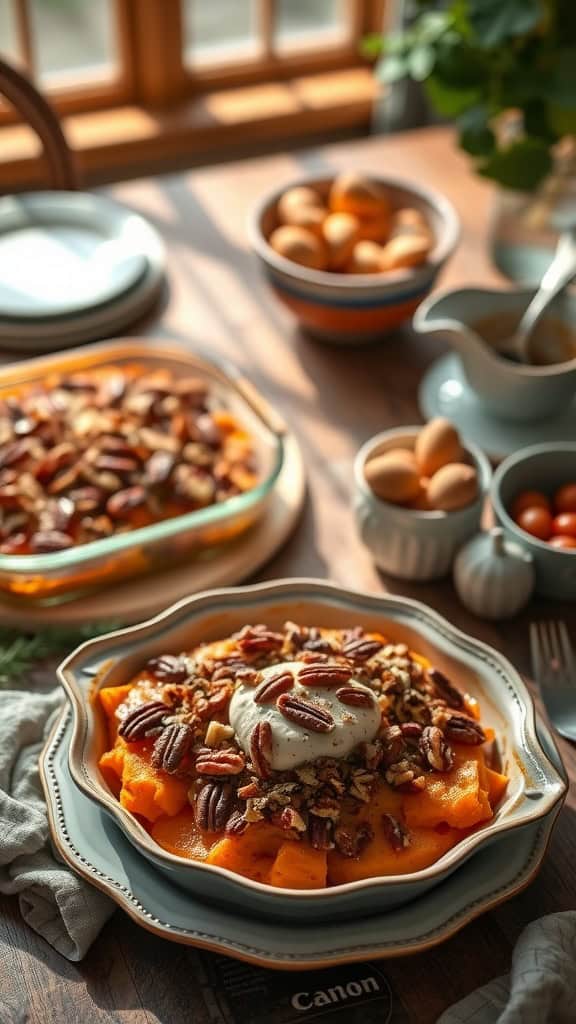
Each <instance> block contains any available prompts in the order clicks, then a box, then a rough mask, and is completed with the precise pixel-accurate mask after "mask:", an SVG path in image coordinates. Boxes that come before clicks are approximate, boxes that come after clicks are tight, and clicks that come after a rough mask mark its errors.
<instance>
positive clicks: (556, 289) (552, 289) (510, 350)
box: [498, 228, 576, 363]
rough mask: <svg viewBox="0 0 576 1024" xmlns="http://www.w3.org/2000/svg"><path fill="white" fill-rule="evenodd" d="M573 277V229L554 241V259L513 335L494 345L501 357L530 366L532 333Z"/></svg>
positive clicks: (575, 260)
mask: <svg viewBox="0 0 576 1024" xmlns="http://www.w3.org/2000/svg"><path fill="white" fill-rule="evenodd" d="M575 276H576V228H572V229H571V230H570V231H563V232H562V234H561V235H560V238H559V239H558V245H557V246H556V252H555V253H554V258H553V260H552V262H551V264H550V266H549V267H548V269H547V271H546V273H545V274H544V277H543V278H542V281H541V282H540V287H539V289H538V291H537V292H536V294H535V296H534V298H533V299H532V300H531V302H530V304H529V305H528V308H527V309H526V311H525V313H524V315H523V316H522V319H521V320H520V323H519V324H518V327H517V328H516V331H515V333H514V334H513V336H512V337H511V338H508V339H507V340H506V341H504V342H502V343H501V344H499V345H498V351H499V352H500V353H501V355H505V356H510V357H511V358H512V359H515V360H517V362H519V363H531V362H532V360H531V359H530V343H531V341H532V334H533V332H534V329H535V328H536V326H537V324H538V323H539V321H540V319H541V317H542V316H543V315H544V313H545V312H546V310H547V309H548V307H549V305H550V303H551V302H553V301H554V299H555V298H556V296H557V295H559V294H560V292H562V291H563V290H564V288H565V287H566V285H568V284H570V281H571V280H572V278H573V277H575Z"/></svg>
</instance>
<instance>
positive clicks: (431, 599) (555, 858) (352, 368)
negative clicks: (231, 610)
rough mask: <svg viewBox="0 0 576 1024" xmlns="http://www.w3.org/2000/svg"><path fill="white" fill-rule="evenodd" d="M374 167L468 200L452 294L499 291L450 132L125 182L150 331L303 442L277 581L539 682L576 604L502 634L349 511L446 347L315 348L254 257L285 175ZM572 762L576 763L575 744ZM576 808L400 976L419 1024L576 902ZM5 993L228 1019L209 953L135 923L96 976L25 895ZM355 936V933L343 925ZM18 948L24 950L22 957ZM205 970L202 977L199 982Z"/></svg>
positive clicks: (9, 919) (11, 939)
mask: <svg viewBox="0 0 576 1024" xmlns="http://www.w3.org/2000/svg"><path fill="white" fill-rule="evenodd" d="M352 167H358V168H366V169H368V170H374V171H379V172H384V173H390V174H393V175H405V176H406V177H407V178H411V179H413V180H415V181H421V182H424V183H426V184H429V185H432V186H434V187H436V188H438V189H440V190H442V191H443V192H445V193H446V194H447V195H448V197H449V198H450V199H451V200H452V201H453V203H454V204H455V206H456V208H457V210H458V213H459V214H460V217H461V219H462V240H461V244H460V247H459V249H458V251H457V254H456V256H455V257H453V259H452V262H451V264H450V266H449V268H448V269H447V270H446V272H445V275H444V278H443V281H442V284H443V285H445V286H446V285H451V286H456V285H461V284H464V283H484V284H485V283H488V282H495V281H497V274H496V272H495V271H494V270H493V268H491V266H490V263H489V260H488V255H487V247H486V242H487V229H488V223H489V218H490V210H491V188H490V186H489V185H488V184H486V183H484V182H482V181H481V180H480V179H478V178H476V177H474V175H473V174H472V173H471V171H470V169H469V166H468V160H467V159H465V158H464V157H462V156H461V155H460V154H458V153H457V152H456V151H455V148H454V144H453V139H452V134H451V132H450V131H449V130H448V129H444V128H433V129H425V130H421V131H418V132H411V133H407V134H405V135H398V136H393V137H389V138H375V139H370V140H365V141H361V142H354V143H349V144H345V145H337V146H331V147H329V148H325V149H321V150H317V151H310V152H307V153H297V154H295V155H294V156H289V155H280V156H273V157H271V158H267V159H258V160H251V161H246V162H241V163H236V164H228V165H225V166H217V167H212V168H207V169H203V170H200V171H195V172H194V173H191V174H182V175H177V176H169V177H163V178H150V179H146V180H142V181H135V182H131V183H126V184H122V185H119V186H118V187H116V188H114V189H113V194H114V195H115V196H116V197H117V198H118V199H121V200H125V201H126V202H127V203H130V204H131V205H132V206H133V207H135V208H136V209H137V210H138V211H140V212H141V213H143V214H144V215H145V216H146V217H148V218H150V220H151V221H152V222H153V223H154V224H156V226H157V227H158V229H159V230H160V231H161V233H162V235H163V236H164V238H165V240H166V244H167V248H168V254H169V272H170V282H171V284H170V294H169V297H168V299H167V301H166V303H165V306H164V308H163V309H162V310H161V311H160V313H159V316H158V319H157V321H156V322H154V323H151V324H149V325H147V327H146V330H147V333H150V334H163V335H172V336H174V337H176V338H179V339H181V340H184V341H185V342H188V343H190V344H194V343H201V344H202V345H203V346H208V347H209V348H213V349H214V351H215V352H217V353H219V354H222V355H226V356H228V357H230V358H232V359H234V360H235V361H236V362H237V363H238V364H240V365H241V366H242V367H243V368H244V369H245V370H246V371H247V372H248V373H249V374H250V375H251V376H252V378H253V379H254V381H255V383H256V384H257V385H258V387H260V388H261V389H262V390H263V391H264V393H265V394H267V395H268V396H269V398H270V399H271V401H272V402H273V403H274V404H276V405H277V407H278V408H279V409H280V410H281V412H282V413H283V414H284V415H285V417H286V419H287V420H289V422H290V423H291V425H292V427H293V429H294V431H295V432H296V433H297V435H298V437H299V438H300V440H301V442H302V446H303V449H304V452H305V456H306V464H307V470H308V476H309V498H308V502H307V506H306V509H305V513H304V517H303V521H302V523H301V525H300V527H299V529H298V530H297V532H296V534H295V535H294V537H293V539H292V540H291V541H290V542H289V543H288V544H287V546H286V547H285V549H284V550H283V551H282V552H281V554H279V555H278V556H277V557H276V558H275V559H274V561H273V562H271V563H270V564H269V565H268V566H267V567H266V568H265V570H264V571H263V572H261V573H260V574H259V577H258V578H259V579H271V578H274V577H277V576H295V575H306V576H319V577H331V578H332V579H334V580H337V581H339V582H341V583H344V584H347V585H350V586H352V587H358V588H360V589H366V590H369V591H375V592H381V591H383V590H385V589H387V588H389V589H393V590H395V591H397V592H400V593H403V594H408V595H410V596H416V597H418V598H420V599H421V600H423V601H426V602H428V603H429V604H431V605H433V606H434V607H435V608H437V609H438V611H440V612H441V613H442V614H444V615H446V616H448V618H450V619H451V620H452V621H454V622H456V623H457V624H458V625H459V626H461V627H462V628H463V629H465V630H467V631H469V632H470V633H473V634H475V635H477V636H479V637H481V638H482V639H483V640H486V641H488V642H489V643H492V644H494V645H495V646H496V647H498V648H499V649H501V650H503V651H504V652H505V653H506V654H507V655H508V656H509V657H510V658H512V660H513V661H514V662H515V663H516V664H517V665H518V667H519V668H520V669H521V670H523V671H525V672H527V671H528V637H527V627H528V622H529V620H530V619H531V618H532V617H535V616H539V615H545V616H548V615H551V614H554V615H556V614H562V615H563V616H564V617H565V618H566V619H567V620H568V621H569V623H570V625H571V627H572V629H573V631H576V610H575V608H574V606H572V607H571V608H570V607H566V608H559V607H558V606H555V605H551V604H544V603H543V602H542V604H540V605H538V606H536V605H534V604H533V605H532V606H531V608H530V610H529V612H526V613H525V614H524V615H523V616H521V617H520V618H518V619H516V620H515V621H514V622H511V623H504V624H502V625H487V624H485V623H482V622H480V621H478V620H477V619H475V618H474V617H472V616H471V615H469V614H467V613H466V612H465V611H464V610H463V609H462V608H461V606H460V605H459V603H458V601H457V600H456V598H455V595H454V592H453V590H452V587H451V585H450V583H448V582H445V583H441V584H438V583H435V584H430V585H409V584H401V583H397V582H393V581H387V580H386V581H385V580H384V579H383V578H382V577H381V576H380V575H379V574H378V572H377V571H376V570H375V568H374V566H373V565H372V563H371V560H370V558H369V556H368V554H367V552H366V551H365V550H364V549H363V547H362V546H361V544H360V542H359V541H358V540H357V538H356V537H355V533H354V530H353V527H352V517H351V513H350V506H349V495H350V490H351V462H352V458H353V455H354V453H355V451H356V449H357V448H358V446H359V445H360V443H361V442H362V441H364V440H365V439H366V438H367V437H369V436H370V435H371V434H373V433H375V432H376V431H378V430H382V429H384V428H386V427H390V426H393V425H397V424H412V423H416V422H418V421H419V419H420V417H419V414H418V409H417V402H416V394H417V386H418V382H419V380H420V378H421V376H422V373H423V372H424V370H425V369H426V367H427V366H428V364H429V363H430V362H431V361H432V360H433V359H434V358H436V357H437V356H438V354H439V353H440V352H441V350H442V346H441V344H440V343H438V342H436V341H431V340H430V339H421V338H416V337H414V336H412V335H411V334H410V332H409V331H408V330H406V331H405V332H403V333H399V334H398V335H397V336H395V337H393V338H391V339H389V340H388V341H387V342H384V343H383V344H382V345H377V346H375V347H371V348H363V349H356V350H355V349H338V348H330V347H327V346H324V345H322V344H319V343H316V342H313V341H311V340H309V339H307V338H304V337H303V336H302V335H301V334H300V333H299V332H298V330H297V329H296V327H295V326H294V323H293V321H292V320H291V318H290V317H289V315H288V314H287V313H285V312H284V310H283V309H281V308H280V307H279V306H278V305H277V304H276V303H275V301H274V299H273V298H272V297H271V296H270V295H269V293H268V291H267V288H266V287H265V285H264V283H263V281H261V280H260V277H259V274H258V270H257V267H256V266H255V261H254V260H253V259H252V258H251V256H250V253H249V252H248V246H247V241H246V231H245V219H246V214H247V211H248V210H249V208H250V206H251V205H252V203H253V202H254V201H255V200H256V198H257V197H258V196H259V195H260V194H261V192H262V191H263V190H266V189H268V188H270V187H272V186H273V185H275V184H276V183H278V182H279V181H281V180H282V179H286V180H289V179H290V177H292V176H294V175H300V174H302V173H306V172H308V171H326V172H328V173H329V172H332V171H334V170H336V169H339V168H347V169H350V168H352ZM560 746H561V748H562V753H563V755H564V757H565V761H566V765H567V767H568V768H569V770H571V771H572V773H573V775H574V773H576V756H575V753H574V749H573V748H572V747H570V745H569V744H567V743H563V742H562V741H561V742H560ZM574 813H575V802H574V797H573V796H569V798H568V800H567V804H566V806H565V808H564V810H563V811H562V814H561V816H560V820H559V823H558V827H557V828H556V830H555V834H554V837H553V840H552V844H551V848H550V850H549V853H548V855H547V857H546V860H545V863H544V866H543V868H542V871H541V872H540V875H539V876H538V878H537V880H536V881H535V882H534V883H533V884H532V885H531V886H530V887H529V889H527V890H526V891H525V892H524V893H522V894H521V895H519V896H517V897H516V898H514V899H513V900H511V901H510V902H508V903H506V904H504V905H502V906H500V907H499V908H498V909H497V910H494V911H492V912H491V913H488V914H486V915H485V916H484V917H482V918H480V919H479V920H477V921H476V922H474V923H473V924H471V925H469V926H468V927H467V928H465V929H464V931H463V932H461V933H460V934H459V935H458V936H457V937H455V938H453V939H452V940H450V941H449V942H447V943H446V944H444V945H443V946H440V947H439V948H437V949H434V950H432V951H431V952H429V953H426V954H421V955H418V956H415V957H412V958H406V959H402V960H397V961H396V960H395V961H390V962H388V963H387V964H385V965H384V970H385V973H386V975H387V977H388V978H389V980H390V982H391V984H392V986H393V988H394V990H395V992H396V993H397V999H398V1001H400V1002H401V1003H402V1004H403V1005H404V1007H405V1009H406V1011H407V1014H408V1019H409V1020H410V1021H415V1022H418V1024H431V1022H433V1021H435V1020H436V1018H437V1016H438V1015H439V1013H440V1012H441V1011H442V1010H443V1009H444V1008H445V1007H447V1006H449V1005H450V1004H451V1003H453V1002H454V1001H455V1000H457V999H459V998H461V997H462V996H464V995H465V994H467V993H468V992H470V991H471V990H472V989H474V988H475V987H476V986H478V985H480V984H482V983H484V982H486V981H487V980H488V979H490V978H492V977H493V976H495V975H497V974H500V973H502V972H503V971H504V970H507V968H508V964H509V960H510V953H511V949H512V947H513V944H514V942H515V940H516V939H517V937H518V935H519V933H520V931H521V929H522V928H523V927H524V926H525V925H526V924H527V923H528V922H529V921H531V920H533V919H534V918H537V917H539V916H541V915H542V914H545V913H550V912H553V911H556V910H566V909H569V908H574V907H576V875H575V873H574V863H575V861H576V822H575V820H574ZM0 908H1V912H2V918H1V919H0V1020H1V1022H2V1024H8V1022H10V1024H11V1022H12V1018H11V1017H8V1018H7V1019H6V1020H5V1018H3V1017H2V1009H1V1007H2V1003H1V997H2V995H4V996H5V997H8V996H10V997H11V998H12V999H13V1000H17V1001H18V1002H19V1004H20V1005H21V1006H22V1013H23V1015H22V1018H20V1017H19V1016H18V1017H14V1020H18V1021H20V1019H22V1021H24V1020H26V1021H28V1022H30V1024H56V1022H58V1024H60V1022H66V1024H73V1022H78V1024H96V1022H104V1021H112V1020H113V1021H122V1022H130V1024H144V1022H156V1021H159V1022H160V1021H161V1022H163V1024H181V1022H182V1024H184V1022H186V1024H192V1022H193V1024H203V1022H204V1021H209V1020H210V1021H215V1020H218V1019H219V1018H217V1017H214V1016H211V1015H210V1013H209V1011H208V1010H206V1011H201V1010H200V1009H199V1008H198V1005H197V1002H196V995H195V993H197V990H198V984H199V982H198V970H197V967H198V964H197V955H196V953H195V952H194V951H193V950H191V949H189V948H185V947H179V946H175V945H173V944H171V943H168V942H162V941H161V940H160V939H158V938H156V937H154V936H152V935H150V934H148V933H146V932H144V931H141V930H139V929H138V928H137V926H136V925H135V924H133V923H132V922H131V921H130V920H129V919H128V917H126V916H125V915H124V914H123V913H121V912H120V911H118V912H117V913H116V914H115V915H114V917H113V919H112V920H111V921H110V923H109V924H108V925H107V926H106V927H105V928H104V930H103V932H102V933H101V935H100V937H99V938H98V940H97V941H96V942H95V944H94V946H93V948H92V949H91V950H90V952H89V954H88V955H87V957H86V958H85V960H84V961H83V962H82V963H81V964H71V963H68V962H67V961H66V960H64V959H62V958H61V957H60V956H58V955H57V954H56V953H55V952H54V951H53V950H52V949H51V948H50V947H49V946H48V945H46V944H45V943H44V942H43V941H42V940H41V939H39V938H38V937H37V936H36V935H35V934H34V933H33V932H31V931H30V930H29V929H28V928H27V927H26V926H25V925H24V924H23V923H22V921H21V919H20V916H19V912H18V907H17V904H16V901H15V900H8V899H2V900H1V901H0ZM343 927H344V926H343ZM4 943H6V945H4ZM195 972H196V973H195Z"/></svg>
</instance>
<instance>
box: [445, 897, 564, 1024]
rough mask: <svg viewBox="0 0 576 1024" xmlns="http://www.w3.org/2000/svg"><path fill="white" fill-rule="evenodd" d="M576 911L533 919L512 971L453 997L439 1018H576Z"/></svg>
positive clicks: (556, 1022) (503, 1022)
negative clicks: (453, 1001) (467, 994)
mask: <svg viewBox="0 0 576 1024" xmlns="http://www.w3.org/2000/svg"><path fill="white" fill-rule="evenodd" d="M575 1020H576V911H574V910H567V911H564V912H562V913H559V914H548V915H547V917H541V918H540V920H539V921H532V922H531V924H529V925H528V926H527V927H526V928H525V929H524V931H523V932H522V934H521V935H520V938H519V939H518V942H517V943H516V946H515V949H514V953H513V955H512V969H511V971H510V974H509V975H508V974H504V975H502V976H501V977H499V978H494V979H493V980H492V981H490V982H488V984H487V985H484V986H483V987H482V988H479V989H477V990H476V992H473V993H472V994H471V995H469V996H466V998H465V999H462V1000H461V1001H460V1002H459V1003H455V1005H454V1006H451V1007H450V1009H449V1010H446V1012H445V1013H443V1014H442V1016H441V1017H440V1018H439V1020H438V1022H437V1024H532V1022H534V1024H574V1021H575Z"/></svg>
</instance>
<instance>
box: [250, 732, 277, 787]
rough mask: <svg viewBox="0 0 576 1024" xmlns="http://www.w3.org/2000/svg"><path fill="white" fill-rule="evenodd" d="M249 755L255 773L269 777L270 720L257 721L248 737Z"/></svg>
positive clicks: (270, 769) (261, 776) (265, 777)
mask: <svg viewBox="0 0 576 1024" xmlns="http://www.w3.org/2000/svg"><path fill="white" fill-rule="evenodd" d="M250 757H251V758H252V764H253V765H254V770H255V772H256V775H258V776H259V777H260V778H261V779H269V778H270V775H271V771H272V766H271V758H272V726H271V725H270V722H257V723H256V725H255V726H254V728H253V730H252V735H251V737H250Z"/></svg>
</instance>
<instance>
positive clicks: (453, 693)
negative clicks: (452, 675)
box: [428, 668, 464, 709]
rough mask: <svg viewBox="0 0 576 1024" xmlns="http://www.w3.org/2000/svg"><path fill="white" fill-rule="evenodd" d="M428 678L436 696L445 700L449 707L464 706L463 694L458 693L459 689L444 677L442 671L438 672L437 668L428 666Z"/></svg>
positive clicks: (458, 707)
mask: <svg viewBox="0 0 576 1024" xmlns="http://www.w3.org/2000/svg"><path fill="white" fill-rule="evenodd" d="M428 678H429V679H430V680H431V682H432V683H433V684H434V689H435V690H436V693H437V694H438V696H439V697H440V698H441V700H445V701H446V703H447V704H448V706H449V707H451V708H457V709H460V708H463V707H464V697H463V695H462V694H461V693H460V690H459V689H458V688H457V687H456V686H454V684H453V683H451V682H450V680H449V679H447V678H446V676H445V675H444V673H443V672H440V671H439V669H437V668H429V669H428Z"/></svg>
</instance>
